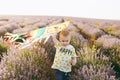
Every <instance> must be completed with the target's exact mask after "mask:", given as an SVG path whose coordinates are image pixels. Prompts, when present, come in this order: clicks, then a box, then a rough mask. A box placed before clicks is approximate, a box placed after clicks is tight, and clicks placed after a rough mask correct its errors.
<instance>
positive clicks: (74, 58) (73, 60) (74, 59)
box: [71, 57, 77, 66]
mask: <svg viewBox="0 0 120 80" xmlns="http://www.w3.org/2000/svg"><path fill="white" fill-rule="evenodd" d="M76 63H77V59H76V57H72V60H71V64H72V65H73V66H74V65H76Z"/></svg>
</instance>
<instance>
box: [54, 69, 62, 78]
mask: <svg viewBox="0 0 120 80" xmlns="http://www.w3.org/2000/svg"><path fill="white" fill-rule="evenodd" d="M55 76H56V78H55V80H63V77H64V73H63V72H61V71H59V70H57V69H56V75H55Z"/></svg>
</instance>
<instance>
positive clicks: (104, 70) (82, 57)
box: [0, 15, 120, 80]
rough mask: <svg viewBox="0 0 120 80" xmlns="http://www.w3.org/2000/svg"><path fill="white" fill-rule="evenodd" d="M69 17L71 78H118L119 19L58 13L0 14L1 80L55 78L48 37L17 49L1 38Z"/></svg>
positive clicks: (119, 53)
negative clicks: (72, 60) (73, 59)
mask: <svg viewBox="0 0 120 80" xmlns="http://www.w3.org/2000/svg"><path fill="white" fill-rule="evenodd" d="M66 20H71V23H70V25H69V27H68V28H67V29H68V30H71V31H72V40H71V44H72V45H73V46H74V47H75V49H76V53H77V55H78V58H77V64H76V66H73V71H72V73H71V75H70V80H120V21H117V20H101V19H87V18H75V17H57V16H5V15H4V16H3V15H1V16H0V36H1V38H0V80H55V79H54V76H55V73H54V70H52V69H51V65H52V63H53V59H54V55H55V48H54V46H53V41H52V39H51V38H49V40H48V41H47V43H46V44H45V45H43V43H39V42H37V43H35V44H34V45H33V46H32V48H30V49H23V50H18V49H14V48H13V47H11V46H8V45H7V44H6V42H5V41H4V39H3V36H4V34H5V33H6V32H10V33H24V32H27V31H31V30H35V29H38V28H41V27H45V26H48V25H54V24H58V23H62V22H64V21H66Z"/></svg>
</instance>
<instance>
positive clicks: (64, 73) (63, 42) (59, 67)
mask: <svg viewBox="0 0 120 80" xmlns="http://www.w3.org/2000/svg"><path fill="white" fill-rule="evenodd" d="M52 38H53V42H54V44H55V48H56V54H55V58H54V62H53V65H52V68H53V69H55V71H56V80H69V73H70V72H71V68H72V65H73V66H74V65H75V64H76V57H77V55H76V53H75V49H74V47H73V46H72V45H70V44H69V43H70V39H71V35H70V33H69V31H67V30H62V31H61V32H60V33H59V41H58V40H57V39H56V36H52Z"/></svg>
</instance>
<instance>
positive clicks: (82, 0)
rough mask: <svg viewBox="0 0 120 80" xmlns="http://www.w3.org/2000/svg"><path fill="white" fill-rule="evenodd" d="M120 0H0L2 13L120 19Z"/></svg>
mask: <svg viewBox="0 0 120 80" xmlns="http://www.w3.org/2000/svg"><path fill="white" fill-rule="evenodd" d="M119 3H120V0H0V15H39V16H70V17H79V18H96V19H112V20H120V4H119Z"/></svg>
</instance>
